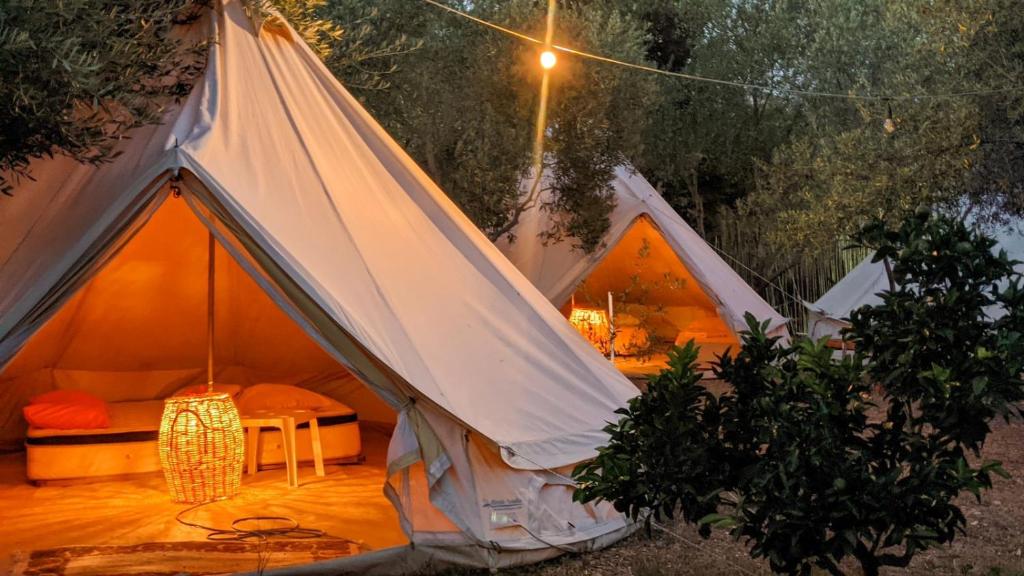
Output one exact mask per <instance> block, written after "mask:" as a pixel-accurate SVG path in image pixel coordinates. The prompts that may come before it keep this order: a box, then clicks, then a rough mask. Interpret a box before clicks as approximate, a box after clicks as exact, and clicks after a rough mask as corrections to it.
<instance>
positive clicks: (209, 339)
mask: <svg viewBox="0 0 1024 576" xmlns="http://www.w3.org/2000/svg"><path fill="white" fill-rule="evenodd" d="M216 247H217V244H216V241H215V240H214V238H213V231H212V230H210V231H209V244H208V251H207V257H206V261H207V269H206V388H207V392H210V393H212V392H213V314H214V301H215V299H216V298H215V294H214V274H215V272H216V258H215V256H214V250H215V248H216Z"/></svg>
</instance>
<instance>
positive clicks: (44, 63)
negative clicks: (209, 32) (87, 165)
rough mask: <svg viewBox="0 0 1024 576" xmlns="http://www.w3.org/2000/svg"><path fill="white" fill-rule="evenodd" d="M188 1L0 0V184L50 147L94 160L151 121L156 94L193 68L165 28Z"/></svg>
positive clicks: (177, 91)
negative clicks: (122, 137) (60, 0)
mask: <svg viewBox="0 0 1024 576" xmlns="http://www.w3.org/2000/svg"><path fill="white" fill-rule="evenodd" d="M97 4H102V6H98V5H97ZM197 8H198V7H197V5H196V4H195V3H194V2H193V1H192V0H178V1H176V2H165V1H159V0H151V1H141V2H125V1H114V0H110V1H105V2H102V3H97V2H94V1H92V0H71V1H67V2H34V1H28V0H26V1H20V2H5V3H4V4H3V5H0V70H3V79H4V81H3V82H2V83H0V102H2V104H0V191H5V192H6V191H9V189H10V187H11V181H10V178H11V177H12V176H13V177H19V176H25V175H27V169H28V164H29V162H30V161H31V159H32V158H38V157H41V156H44V155H49V154H52V153H53V152H54V151H60V152H61V153H64V154H67V155H68V156H71V157H73V158H75V159H76V160H78V161H81V162H100V161H102V160H104V159H107V158H108V157H109V156H110V154H111V153H112V151H113V148H114V145H115V144H116V143H117V141H118V138H119V137H120V136H122V135H123V134H124V133H125V132H126V131H127V130H130V129H131V128H133V127H135V126H138V125H141V124H146V123H152V122H156V121H158V120H160V117H161V113H162V110H163V105H164V102H165V98H167V97H176V96H181V95H183V94H186V93H188V91H189V89H190V87H191V81H192V80H193V79H194V78H195V76H196V73H197V67H196V66H197V65H196V64H194V60H195V58H194V55H192V54H188V53H187V51H184V50H183V47H182V46H181V43H180V41H178V40H175V39H174V37H173V36H172V32H173V30H174V28H175V27H176V26H177V25H178V24H180V23H185V22H188V21H191V20H192V19H194V18H195V17H196V15H197ZM190 63H191V64H190Z"/></svg>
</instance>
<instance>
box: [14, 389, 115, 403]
mask: <svg viewBox="0 0 1024 576" xmlns="http://www.w3.org/2000/svg"><path fill="white" fill-rule="evenodd" d="M28 403H29V404H90V403H92V404H96V403H99V404H106V402H104V400H103V399H102V398H100V397H99V396H95V395H93V394H90V393H88V392H82V391H81V390H53V391H50V392H45V393H43V394H40V395H38V396H33V397H32V399H31V400H29V401H28Z"/></svg>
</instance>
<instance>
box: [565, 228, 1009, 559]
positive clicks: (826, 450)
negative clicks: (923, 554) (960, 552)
mask: <svg viewBox="0 0 1024 576" xmlns="http://www.w3.org/2000/svg"><path fill="white" fill-rule="evenodd" d="M858 240H859V241H861V242H863V243H864V244H866V245H868V246H870V247H872V248H874V249H875V250H876V256H875V257H876V258H878V259H881V258H886V259H888V260H889V261H890V262H891V263H892V273H893V277H894V278H893V279H894V281H895V283H896V286H897V288H896V289H895V290H893V291H890V292H886V293H884V294H883V300H882V303H881V304H879V305H877V306H873V307H864V308H861V309H859V310H857V311H855V312H854V313H853V314H852V316H851V328H850V329H849V332H848V334H847V335H846V337H847V338H848V339H849V340H850V341H851V342H852V343H853V344H854V345H855V346H856V354H855V355H853V356H847V357H844V358H843V359H839V360H837V359H834V358H833V351H832V350H831V349H830V348H827V347H826V346H825V343H824V341H819V342H814V341H811V340H808V339H804V338H799V339H797V340H796V341H795V342H794V343H793V344H791V345H784V344H783V343H782V342H780V341H778V340H777V339H776V338H770V337H768V336H767V335H766V334H765V329H766V325H765V324H759V323H758V322H757V321H756V320H755V319H754V318H752V317H749V316H748V319H747V321H748V325H749V330H748V331H747V332H746V333H745V334H744V335H743V347H742V349H741V350H740V351H739V352H738V353H737V354H736V356H735V358H733V357H730V356H729V355H728V354H726V355H724V356H722V357H721V358H720V359H719V361H718V365H717V366H716V367H715V374H716V376H717V377H718V378H721V379H722V380H724V381H725V382H727V383H728V384H730V385H731V387H732V389H731V390H730V391H729V392H726V393H724V394H722V395H721V396H720V397H718V398H716V397H714V396H712V395H711V394H710V393H708V392H707V391H706V390H705V389H704V388H703V386H702V385H701V384H700V377H699V375H698V372H697V369H696V365H695V360H696V351H695V349H694V347H693V345H692V343H691V344H690V345H688V346H687V347H686V348H684V349H680V350H677V351H676V352H675V353H674V354H673V356H672V363H671V364H670V367H669V369H668V370H666V371H664V372H662V373H661V374H659V375H657V376H656V377H654V378H652V380H651V382H650V384H649V387H648V390H647V391H646V392H645V393H644V394H642V395H641V396H639V397H637V398H635V399H634V400H632V401H631V402H630V405H629V407H628V408H627V409H624V410H622V411H620V412H621V414H622V418H621V419H620V420H619V422H617V423H614V424H611V425H609V426H608V427H607V428H606V431H607V432H608V433H609V437H610V440H609V443H608V445H607V446H605V447H604V448H601V449H600V450H599V454H598V456H597V458H596V459H595V460H593V461H591V462H588V463H585V464H583V465H581V466H580V467H579V468H578V469H577V470H576V472H575V475H576V478H577V480H578V482H579V489H578V491H577V493H576V498H577V499H579V500H581V501H590V500H595V499H603V500H609V501H612V502H613V503H614V504H615V506H616V508H617V509H618V510H621V511H623V512H626V513H628V514H630V515H631V516H632V517H634V518H638V517H640V515H642V514H649V516H648V517H647V519H648V521H650V520H651V519H661V518H663V517H673V516H674V515H675V514H676V513H678V512H681V513H682V515H683V517H684V519H686V520H687V521H689V522H694V523H698V524H699V525H700V526H701V530H702V534H704V535H707V534H708V530H709V528H710V527H716V526H717V527H722V528H726V529H728V530H729V531H730V532H731V533H732V534H733V535H734V536H735V537H736V538H739V539H744V540H746V541H747V542H749V543H750V553H751V555H752V556H754V557H763V558H766V559H767V560H768V562H769V563H770V565H771V567H772V569H773V570H775V571H777V572H784V573H791V574H809V573H810V572H811V570H812V568H813V567H818V568H821V569H824V570H827V571H829V572H830V573H834V574H841V573H842V572H843V569H844V564H843V562H844V560H846V559H849V558H852V559H854V560H855V561H856V562H858V563H859V564H860V566H861V568H862V569H863V571H864V573H865V574H868V575H875V574H878V572H879V569H880V568H881V567H883V566H906V565H908V564H909V563H910V561H911V560H912V559H913V557H914V556H915V555H916V554H917V553H918V552H919V551H921V550H923V549H925V548H928V547H931V546H936V545H941V544H945V543H948V542H950V541H952V540H953V539H954V538H955V536H956V534H957V533H958V532H962V531H963V530H964V529H965V527H966V520H965V518H964V515H963V513H962V512H961V511H960V509H959V507H958V506H957V505H956V504H955V499H956V497H957V496H958V495H960V494H961V493H962V492H968V493H971V494H973V495H975V496H976V497H978V498H979V499H980V497H981V491H982V490H984V489H986V488H989V487H991V483H992V475H993V474H1000V475H1005V471H1003V469H1002V468H1001V466H1000V464H999V463H998V462H988V461H983V460H981V458H980V457H981V450H982V447H983V445H984V441H985V438H986V437H987V435H988V433H989V432H990V428H989V425H990V423H991V422H992V420H993V419H995V418H997V417H1005V418H1009V417H1010V416H1011V415H1020V410H1019V407H1018V403H1019V402H1020V401H1021V400H1024V380H1022V377H1021V374H1022V371H1024V354H1022V353H1024V324H1022V320H1024V312H1022V310H1024V306H1022V305H1024V291H1022V288H1021V278H1020V275H1019V274H1017V273H1016V272H1014V268H1013V265H1014V262H1012V261H1010V260H1009V259H1008V258H1007V257H1006V255H1005V253H999V254H993V253H992V248H993V246H994V245H995V242H994V241H993V240H992V239H990V238H988V237H986V236H984V235H982V234H980V233H978V232H976V231H973V230H970V229H968V228H966V227H965V226H964V225H963V224H962V223H959V222H956V221H953V220H949V219H946V218H941V217H934V216H932V215H931V214H930V213H929V212H928V211H927V210H924V211H918V212H917V213H916V214H915V215H914V216H913V217H910V218H907V219H906V220H904V221H903V222H902V223H901V224H900V225H899V226H895V227H887V226H886V225H885V224H884V222H882V221H876V222H874V223H872V224H870V225H869V226H867V227H865V228H864V229H863V230H862V231H861V232H860V233H859V234H858ZM875 385H880V386H881V390H882V392H881V394H880V395H879V394H875V393H873V388H874V387H875Z"/></svg>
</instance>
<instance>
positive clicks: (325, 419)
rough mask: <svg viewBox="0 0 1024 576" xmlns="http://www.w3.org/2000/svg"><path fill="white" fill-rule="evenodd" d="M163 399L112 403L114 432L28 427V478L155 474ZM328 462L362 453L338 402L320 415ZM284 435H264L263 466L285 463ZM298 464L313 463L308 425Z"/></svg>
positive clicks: (350, 415) (350, 418)
mask: <svg viewBox="0 0 1024 576" xmlns="http://www.w3.org/2000/svg"><path fill="white" fill-rule="evenodd" d="M163 407H164V402H163V400H146V401H138V402H112V403H110V404H109V410H110V427H109V428H101V429H90V430H53V429H47V428H35V427H29V429H28V433H27V434H26V439H25V456H26V473H27V476H28V479H29V480H32V481H37V482H38V481H47V482H49V481H60V480H75V479H84V478H97V477H111V476H123V475H128V474H140V473H147V472H157V471H159V470H160V458H159V453H158V451H157V436H158V433H159V429H160V419H161V417H162V415H163ZM318 419H319V421H320V437H321V442H322V444H323V455H324V459H325V460H350V459H352V458H354V457H358V456H359V455H360V454H361V452H362V445H361V440H360V434H359V423H358V415H357V414H356V412H355V411H354V410H352V409H351V408H349V407H348V406H345V405H344V404H341V403H338V404H337V405H336V406H332V407H331V409H329V410H322V411H318ZM281 442H282V439H281V433H280V432H279V431H277V430H273V431H271V430H266V431H263V432H262V433H261V434H260V447H259V454H260V457H259V462H260V464H261V465H266V464H276V463H281V462H283V461H284V452H283V449H282V446H281ZM296 448H297V452H298V459H299V460H309V459H311V458H312V450H311V448H310V440H309V428H308V425H307V426H304V427H302V428H300V429H299V430H298V431H297V433H296Z"/></svg>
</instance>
